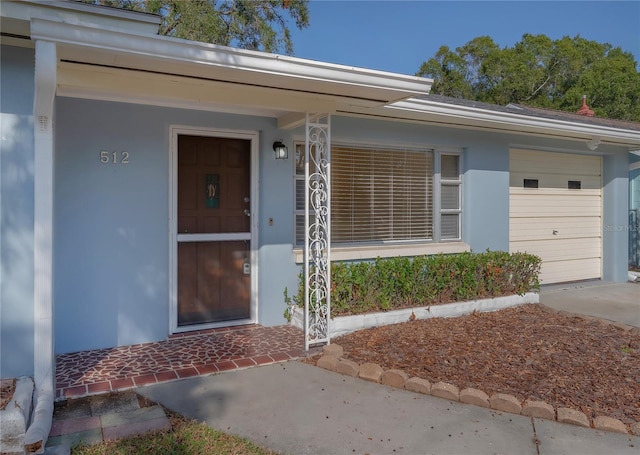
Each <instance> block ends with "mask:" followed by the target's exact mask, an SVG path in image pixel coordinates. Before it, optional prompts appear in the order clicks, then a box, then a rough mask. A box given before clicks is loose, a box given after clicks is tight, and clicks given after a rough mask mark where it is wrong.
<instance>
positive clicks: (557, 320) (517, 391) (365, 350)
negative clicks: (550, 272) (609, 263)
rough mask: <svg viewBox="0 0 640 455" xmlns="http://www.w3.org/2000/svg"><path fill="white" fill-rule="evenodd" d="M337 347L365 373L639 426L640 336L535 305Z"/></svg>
mask: <svg viewBox="0 0 640 455" xmlns="http://www.w3.org/2000/svg"><path fill="white" fill-rule="evenodd" d="M333 342H334V343H336V344H339V345H340V346H342V347H343V348H344V351H345V353H344V358H346V359H349V360H353V361H355V362H357V363H358V364H361V365H362V364H363V363H367V362H372V363H377V364H378V365H380V366H381V367H382V368H383V369H385V370H387V369H401V370H404V371H405V372H406V373H407V374H408V375H409V376H410V377H411V376H417V377H420V378H424V379H427V380H429V381H431V382H432V383H435V382H439V381H444V382H448V383H451V384H455V385H456V386H458V387H459V388H460V390H462V389H464V388H467V387H473V388H476V389H479V390H482V391H484V392H485V393H487V394H489V395H491V394H493V393H498V392H501V393H509V394H512V395H513V396H515V397H516V398H518V399H520V400H525V399H533V400H543V401H546V402H547V403H549V404H550V405H552V406H554V407H555V408H558V407H567V408H572V409H576V410H580V411H582V412H584V413H585V414H586V415H587V416H588V417H589V418H591V419H593V418H594V417H597V416H609V417H614V418H617V419H620V420H621V421H622V422H624V423H625V424H632V423H634V422H640V332H639V331H638V330H636V329H634V330H624V329H622V328H620V327H616V326H615V325H613V324H611V323H608V322H605V321H601V320H598V319H593V318H588V317H580V316H575V315H570V314H565V313H559V312H556V311H554V310H551V309H548V308H546V307H544V306H542V305H538V304H531V305H522V306H518V307H512V308H508V309H504V310H500V311H496V312H491V313H477V312H476V313H473V314H470V315H467V316H462V317H457V318H436V319H427V320H414V321H408V322H405V323H400V324H394V325H387V326H382V327H376V328H372V329H365V330H360V331H358V332H354V333H351V334H348V335H344V336H342V337H339V338H336V339H335V340H333Z"/></svg>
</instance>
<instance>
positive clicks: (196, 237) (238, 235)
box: [177, 232, 251, 243]
mask: <svg viewBox="0 0 640 455" xmlns="http://www.w3.org/2000/svg"><path fill="white" fill-rule="evenodd" d="M177 240H178V243H183V242H185V243H187V242H227V241H233V240H251V232H232V233H228V234H226V233H225V234H178V236H177Z"/></svg>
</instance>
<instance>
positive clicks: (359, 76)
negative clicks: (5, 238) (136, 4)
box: [31, 19, 432, 106]
mask: <svg viewBox="0 0 640 455" xmlns="http://www.w3.org/2000/svg"><path fill="white" fill-rule="evenodd" d="M31 37H32V39H34V40H37V39H41V40H46V41H51V42H54V43H56V44H57V45H58V55H59V59H60V60H61V61H63V62H64V61H68V62H78V63H84V64H92V65H99V66H104V67H108V68H115V69H129V70H139V71H144V72H148V73H156V74H162V75H165V76H170V77H171V76H182V77H191V78H198V79H202V80H210V81H216V82H228V83H235V84H242V85H246V86H255V87H260V88H270V89H281V90H286V91H288V92H290V93H292V92H297V93H299V94H304V95H306V96H317V95H330V96H337V97H346V98H348V99H349V104H361V105H363V106H371V105H384V104H387V103H390V102H393V101H397V100H400V99H405V98H408V97H411V96H418V95H425V94H428V93H429V90H430V88H431V82H432V81H431V80H430V79H425V78H419V77H415V76H407V75H401V74H394V73H387V72H382V71H375V70H368V69H362V68H354V67H348V66H343V65H334V64H330V63H323V62H316V61H312V60H304V59H298V58H293V57H285V56H281V55H275V54H268V53H263V52H255V51H246V50H240V49H233V48H229V47H224V46H217V45H213V44H205V43H197V42H192V41H187V40H180V39H176V38H168V37H164V36H155V35H154V36H145V35H139V34H132V33H128V32H125V31H122V30H114V29H99V28H95V27H91V26H86V25H83V24H66V23H61V22H56V21H49V20H44V19H33V20H32V23H31Z"/></svg>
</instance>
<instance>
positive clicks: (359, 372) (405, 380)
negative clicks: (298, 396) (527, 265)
mask: <svg viewBox="0 0 640 455" xmlns="http://www.w3.org/2000/svg"><path fill="white" fill-rule="evenodd" d="M322 352H323V354H322V356H321V357H320V358H319V359H318V360H317V362H316V366H318V367H320V368H324V369H326V370H329V371H333V372H337V373H340V374H344V375H347V376H352V377H357V378H360V379H364V380H365V381H370V382H375V383H378V384H384V385H387V386H390V387H395V388H398V389H403V390H407V391H410V392H417V393H422V394H424V395H432V396H435V397H439V398H444V399H446V400H449V401H459V402H461V403H466V404H472V405H475V406H481V407H484V408H490V409H493V410H496V411H502V412H508V413H511V414H520V415H524V416H528V417H536V418H540V419H546V420H553V421H558V422H561V423H568V424H572V425H578V426H581V427H586V428H594V429H596V430H602V431H612V432H616V433H623V434H631V435H635V436H640V422H635V423H633V424H631V425H629V426H628V427H627V425H625V424H624V423H623V422H622V421H621V420H619V419H616V418H613V417H609V416H598V417H595V418H594V419H593V420H592V421H590V420H589V418H588V417H587V415H586V414H585V413H583V412H582V411H578V410H575V409H570V408H564V407H559V408H557V409H555V408H554V407H553V406H551V405H550V404H549V403H547V402H545V401H536V400H531V399H526V400H524V401H522V402H521V401H520V400H518V399H517V398H516V397H514V396H513V395H510V394H506V393H494V394H493V395H491V396H489V395H487V394H486V393H485V392H483V391H482V390H478V389H474V388H466V389H463V390H460V389H459V388H458V387H457V386H456V385H454V384H449V383H447V382H437V383H435V384H432V383H431V382H430V381H428V380H426V379H422V378H418V377H409V375H408V374H407V373H406V372H404V371H402V370H397V369H391V370H386V371H385V370H384V369H383V368H382V367H381V366H380V365H378V364H375V363H365V364H363V365H358V363H356V362H354V361H352V360H348V359H343V358H342V356H343V355H344V350H343V348H342V346H340V345H338V344H329V345H326V346H324V348H323V350H322Z"/></svg>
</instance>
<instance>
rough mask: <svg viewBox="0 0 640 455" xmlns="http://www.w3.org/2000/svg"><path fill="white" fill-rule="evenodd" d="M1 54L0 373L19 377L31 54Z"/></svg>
mask: <svg viewBox="0 0 640 455" xmlns="http://www.w3.org/2000/svg"><path fill="white" fill-rule="evenodd" d="M0 53H1V54H0V55H1V62H0V77H1V79H0V85H1V86H2V88H3V89H2V90H0V128H1V137H2V140H1V141H0V372H2V377H17V376H22V375H31V374H33V165H34V155H33V148H34V146H33V115H32V112H33V65H34V54H33V50H31V49H24V48H17V47H12V46H2V49H1V50H0ZM6 87H11V89H6Z"/></svg>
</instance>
